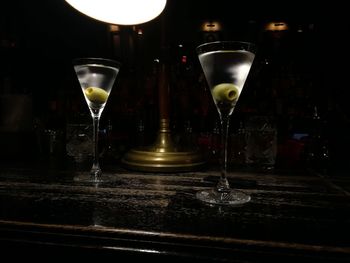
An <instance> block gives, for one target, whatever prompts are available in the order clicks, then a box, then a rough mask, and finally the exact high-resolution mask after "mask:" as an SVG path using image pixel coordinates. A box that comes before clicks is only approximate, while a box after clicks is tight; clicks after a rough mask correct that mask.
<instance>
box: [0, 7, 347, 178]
mask: <svg viewBox="0 0 350 263" xmlns="http://www.w3.org/2000/svg"><path fill="white" fill-rule="evenodd" d="M323 2H324V3H323ZM210 20H213V21H219V22H220V23H221V24H222V26H223V30H221V31H220V32H217V33H215V34H209V36H208V34H207V33H205V32H203V31H201V29H200V26H201V24H202V23H203V22H204V21H210ZM273 21H275V22H276V21H277V22H280V21H282V22H286V23H288V25H289V29H288V30H287V31H285V32H279V33H278V32H269V31H266V30H264V26H265V25H266V23H268V22H273ZM349 24H350V23H349V20H348V16H347V14H346V8H344V6H342V5H340V4H339V3H337V2H334V1H332V3H329V2H327V3H326V1H322V3H318V2H308V3H305V1H304V2H301V1H300V2H299V1H279V2H274V3H259V4H257V3H254V2H252V1H245V2H242V1H221V0H217V1H184V0H169V1H168V3H167V6H166V9H165V10H164V12H163V13H162V14H161V15H160V16H159V17H158V18H156V19H154V20H153V21H150V22H148V23H145V24H142V25H138V26H136V27H126V26H124V27H120V31H119V32H118V33H117V37H118V39H119V41H120V42H119V45H117V46H115V44H113V41H112V38H113V34H114V35H115V33H111V32H110V30H109V27H108V25H106V24H104V23H102V22H99V21H95V20H93V19H91V18H88V17H86V16H84V15H82V14H80V13H78V12H77V11H76V10H74V9H73V8H71V7H70V6H69V5H68V4H66V3H65V1H59V0H51V1H16V0H15V1H3V3H2V6H1V8H0V96H1V105H0V128H1V130H0V132H1V135H0V136H1V140H0V142H1V144H2V145H1V147H2V149H3V150H2V158H3V159H7V160H13V159H15V158H16V157H18V156H21V155H18V153H23V155H22V157H23V156H28V153H30V155H31V156H36V155H37V154H38V150H37V141H36V139H35V138H36V137H35V136H36V135H35V131H37V129H38V126H39V127H41V129H53V130H62V131H63V132H64V130H65V127H66V124H67V122H70V121H74V120H73V119H74V118H82V117H81V116H80V117H79V116H78V115H88V114H89V113H88V109H87V107H86V105H85V101H83V97H82V94H81V91H80V88H79V84H78V82H77V80H76V77H75V73H74V71H73V68H72V63H71V61H72V59H73V58H76V57H85V56H89V57H105V58H111V59H116V60H119V61H121V62H122V64H123V67H122V70H121V72H120V74H119V76H118V80H117V83H116V85H115V88H114V89H113V91H112V94H111V97H110V100H109V103H108V105H107V107H106V109H105V111H104V113H103V116H102V119H101V127H102V129H103V128H104V127H106V126H107V122H108V121H110V123H112V124H113V127H114V130H113V131H114V132H115V133H116V134H117V135H116V138H117V139H116V141H117V143H118V144H119V145H123V147H122V148H121V149H120V151H121V152H123V151H126V150H127V149H129V148H130V147H133V146H135V144H136V143H137V142H136V140H135V139H134V138H135V137H134V136H137V132H138V128H139V125H140V122H142V124H143V125H144V126H145V131H146V139H145V141H144V142H143V143H150V142H152V140H153V139H154V136H155V134H156V131H157V127H158V106H157V105H158V103H157V99H158V97H157V88H156V84H155V83H154V82H152V81H154V77H155V76H154V75H153V73H152V72H153V70H154V67H155V62H154V59H160V60H161V61H166V62H167V63H169V64H170V65H171V68H172V72H173V74H172V78H171V79H170V86H171V118H172V125H173V128H174V132H175V133H176V134H179V136H180V135H181V133H182V132H183V131H184V129H185V127H186V125H187V124H188V123H190V125H191V126H192V128H193V130H192V131H193V132H194V133H195V134H196V135H197V136H200V135H201V134H203V133H207V132H209V133H210V132H212V130H213V128H214V126H215V120H216V119H217V114H216V112H215V109H214V108H213V105H212V103H211V100H207V97H205V96H204V95H205V92H202V91H203V90H202V89H201V88H202V87H201V84H200V83H199V77H200V73H201V70H200V67H199V65H198V61H197V58H196V54H195V47H196V46H197V45H198V44H200V43H203V42H205V41H208V40H209V39H213V38H214V39H220V40H228V39H233V40H243V41H251V42H254V43H256V44H257V46H258V53H257V56H256V60H255V62H254V66H253V68H252V70H251V74H250V76H249V79H248V80H247V84H246V87H245V90H244V92H243V93H242V96H241V99H240V102H239V106H237V109H236V111H235V114H234V115H233V116H232V126H231V127H232V128H231V129H232V132H234V131H235V130H236V129H237V127H238V124H239V123H242V122H243V123H244V121H245V120H246V119H247V118H248V117H249V116H252V115H268V116H273V117H274V118H275V119H276V122H277V125H278V128H279V143H280V145H285V144H286V142H287V141H288V140H289V139H290V138H292V136H293V134H295V133H308V134H310V133H311V132H312V131H314V130H315V128H314V127H313V125H314V124H313V121H312V116H313V114H314V109H315V107H317V110H318V114H319V116H320V117H321V119H322V125H321V128H320V127H319V126H318V132H322V136H324V137H325V138H326V139H325V140H326V141H327V144H328V147H329V149H330V158H331V166H332V169H333V170H337V171H346V170H347V169H348V164H347V163H348V155H347V154H343V153H342V152H345V153H346V152H347V151H348V147H349V136H348V134H349V128H348V126H349V107H348V93H349V92H348V91H347V90H348V88H349V81H348V78H347V74H348V73H347V70H348V65H347V61H348V47H349V40H348V34H349V32H350V31H349V29H350V28H349ZM139 29H141V30H142V32H143V34H142V36H141V37H140V36H138V35H137V31H138V30H139ZM162 29H163V30H162ZM162 36H163V38H162ZM162 40H163V41H162ZM130 41H133V42H132V45H131V44H130V43H131V42H130ZM179 44H181V45H183V47H182V48H180V47H179ZM183 56H186V61H185V63H184V62H183V61H182V58H183ZM198 94H199V95H198ZM203 94H204V95H203ZM85 117H86V116H85ZM88 118H89V116H87V119H88ZM75 120H76V119H75ZM317 125H320V124H317ZM33 133H34V135H33ZM18 134H20V136H19V135H18ZM23 134H25V135H23ZM28 134H29V135H28ZM26 136H29V137H26ZM19 138H20V139H19ZM23 138H25V139H23ZM21 140H23V141H21ZM4 149H5V150H4ZM294 157H295V156H294ZM285 158H288V156H287V157H285Z"/></svg>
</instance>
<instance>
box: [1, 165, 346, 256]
mask: <svg viewBox="0 0 350 263" xmlns="http://www.w3.org/2000/svg"><path fill="white" fill-rule="evenodd" d="M103 176H104V182H102V183H100V184H98V185H96V184H92V183H89V182H87V181H85V179H86V176H85V174H84V173H83V172H78V171H75V170H72V169H52V168H50V169H48V168H47V167H46V168H40V166H36V167H33V166H32V167H25V166H15V165H3V166H1V171H0V203H1V213H0V251H1V253H6V252H8V251H13V249H15V250H16V251H17V252H16V253H12V252H9V253H11V256H12V258H15V257H16V255H18V256H19V255H20V254H21V251H25V253H26V256H27V257H31V256H33V257H35V258H36V259H40V256H39V255H41V254H40V253H41V251H43V250H45V251H46V252H50V253H52V255H56V256H57V257H64V255H68V254H69V255H70V256H69V257H70V258H71V256H72V255H76V256H81V258H90V259H91V258H94V257H98V258H99V259H105V258H108V257H112V258H118V257H126V258H128V259H130V260H149V259H150V260H152V261H158V260H159V261H164V260H167V261H174V262H175V261H176V262H179V260H181V261H185V262H267V261H268V262H274V261H276V262H281V261H282V260H283V261H284V262H286V261H287V262H292V261H293V262H295V261H296V260H298V261H301V262H350V227H349V226H350V224H349V223H350V181H349V180H348V178H346V177H331V176H328V177H324V176H320V175H317V174H314V173H310V172H306V171H288V172H286V171H275V172H273V173H259V172H252V171H247V170H246V171H243V170H242V171H230V172H229V181H230V183H231V186H232V187H233V188H237V189H241V190H243V191H245V192H247V193H249V194H250V195H251V197H252V199H251V201H250V202H249V203H247V204H245V205H243V206H239V207H237V206H236V207H235V206H234V207H229V206H209V205H206V204H203V203H201V202H199V201H197V200H196V199H195V196H194V195H195V192H196V191H198V190H201V189H205V188H209V187H213V186H214V185H215V183H216V182H217V180H218V174H217V173H216V172H214V171H211V170H210V169H206V170H203V171H197V172H188V173H174V174H171V173H164V174H162V173H141V172H133V171H128V170H125V169H123V168H108V167H107V168H105V169H104V175H103ZM66 252H67V253H66ZM67 258H68V256H67Z"/></svg>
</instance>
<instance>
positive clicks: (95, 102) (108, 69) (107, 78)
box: [73, 58, 121, 182]
mask: <svg viewBox="0 0 350 263" xmlns="http://www.w3.org/2000/svg"><path fill="white" fill-rule="evenodd" d="M73 65H74V70H75V73H76V74H77V77H78V80H79V83H80V86H81V89H82V91H83V94H84V97H85V100H86V103H87V105H88V106H89V109H90V113H91V116H92V120H93V142H94V148H93V153H94V154H93V158H94V159H93V165H92V168H91V171H90V174H91V176H92V180H93V181H95V182H98V181H100V180H101V174H102V171H101V168H100V164H99V157H98V130H99V121H100V117H101V114H102V111H103V109H104V108H105V106H106V103H107V100H108V97H109V94H110V92H111V90H112V87H113V84H114V81H115V79H116V77H117V75H118V73H119V69H120V66H121V65H120V63H119V62H117V61H114V60H109V59H103V58H77V59H74V60H73Z"/></svg>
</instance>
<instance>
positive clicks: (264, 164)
mask: <svg viewBox="0 0 350 263" xmlns="http://www.w3.org/2000/svg"><path fill="white" fill-rule="evenodd" d="M245 133H246V151H245V160H246V164H247V165H248V166H250V167H252V168H254V169H257V170H259V171H260V170H261V171H272V170H273V169H274V167H275V163H276V154H277V129H276V127H275V123H274V122H273V120H272V119H271V118H270V117H267V116H252V117H250V118H249V119H248V121H247V123H246V128H245Z"/></svg>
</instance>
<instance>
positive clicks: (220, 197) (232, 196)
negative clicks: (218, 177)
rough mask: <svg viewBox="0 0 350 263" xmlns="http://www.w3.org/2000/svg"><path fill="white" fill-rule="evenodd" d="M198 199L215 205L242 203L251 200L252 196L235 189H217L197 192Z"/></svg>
mask: <svg viewBox="0 0 350 263" xmlns="http://www.w3.org/2000/svg"><path fill="white" fill-rule="evenodd" d="M196 197H197V199H199V200H201V201H202V202H205V203H209V204H213V205H241V204H245V203H247V202H249V201H250V196H249V195H247V194H245V193H243V192H241V191H239V190H235V189H231V190H230V191H228V192H218V191H217V190H216V189H210V190H203V191H199V192H197V193H196Z"/></svg>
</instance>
